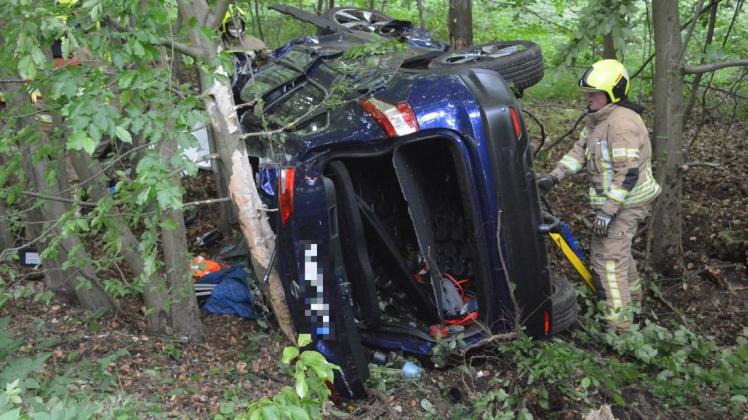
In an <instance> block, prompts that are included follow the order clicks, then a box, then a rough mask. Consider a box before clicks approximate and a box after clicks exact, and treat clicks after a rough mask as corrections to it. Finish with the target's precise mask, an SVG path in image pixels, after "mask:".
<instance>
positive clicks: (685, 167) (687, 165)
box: [681, 162, 725, 172]
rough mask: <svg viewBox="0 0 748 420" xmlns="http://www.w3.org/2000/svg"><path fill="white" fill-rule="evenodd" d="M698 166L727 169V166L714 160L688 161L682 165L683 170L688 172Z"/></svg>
mask: <svg viewBox="0 0 748 420" xmlns="http://www.w3.org/2000/svg"><path fill="white" fill-rule="evenodd" d="M697 166H706V167H709V168H713V169H718V170H720V171H724V170H725V168H724V167H722V165H720V164H718V163H712V162H688V163H685V164H683V166H681V171H682V172H687V171H688V170H689V169H690V168H695V167H697Z"/></svg>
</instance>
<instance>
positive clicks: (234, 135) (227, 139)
mask: <svg viewBox="0 0 748 420" xmlns="http://www.w3.org/2000/svg"><path fill="white" fill-rule="evenodd" d="M255 7H257V3H256V2H255ZM255 11H256V12H257V9H256V10H255ZM179 12H180V14H181V15H182V16H183V17H186V18H187V19H189V18H191V17H194V16H207V15H209V10H208V4H207V2H206V1H205V0H192V1H190V2H187V1H186V0H180V1H179ZM258 16H259V14H258ZM190 40H191V41H192V46H193V47H195V48H198V49H199V50H200V51H201V52H202V58H203V59H205V60H206V62H213V61H214V59H215V55H216V53H217V51H218V48H217V47H218V46H217V44H216V43H215V42H213V41H210V40H208V39H206V38H205V37H203V36H202V34H201V32H200V31H199V30H197V29H193V30H191V31H190ZM201 84H202V86H203V87H204V88H205V90H204V93H203V102H204V103H205V109H206V110H207V112H208V115H209V116H210V119H211V123H212V126H213V135H214V136H215V140H216V151H217V152H218V154H219V155H220V157H221V161H222V162H223V165H221V167H222V168H223V170H224V171H225V172H224V174H223V178H224V179H225V180H227V182H228V189H229V194H230V196H231V199H232V201H233V203H234V204H235V205H236V207H237V210H238V211H237V215H238V217H239V226H240V228H241V231H242V234H243V235H244V239H245V240H246V241H247V246H248V247H249V252H250V257H251V261H252V266H253V268H254V272H255V274H256V275H257V276H258V277H261V276H262V275H263V274H264V273H265V272H266V271H267V270H271V271H270V273H271V275H270V284H269V288H268V298H269V300H270V305H271V307H272V309H273V312H274V313H275V316H276V318H277V320H278V324H279V325H280V327H281V330H282V331H283V333H284V334H285V335H286V337H288V339H289V340H290V341H291V342H293V343H295V342H296V333H295V331H294V328H293V324H292V322H291V316H290V313H289V311H288V304H287V302H286V296H285V292H284V291H283V285H282V284H281V281H280V277H279V276H278V273H277V271H276V270H274V269H273V267H271V266H270V257H271V254H272V249H273V248H274V247H275V235H274V233H273V231H272V229H271V228H270V224H269V223H268V220H267V216H266V214H265V212H264V210H263V204H262V201H261V200H260V196H259V194H258V192H257V186H256V185H255V181H254V172H253V170H252V165H251V164H250V162H249V155H248V153H247V147H246V144H245V142H244V140H243V139H242V138H241V126H240V124H239V118H238V116H237V114H236V106H235V104H234V97H233V95H232V93H231V87H230V86H229V84H228V79H221V78H214V77H213V75H212V74H201Z"/></svg>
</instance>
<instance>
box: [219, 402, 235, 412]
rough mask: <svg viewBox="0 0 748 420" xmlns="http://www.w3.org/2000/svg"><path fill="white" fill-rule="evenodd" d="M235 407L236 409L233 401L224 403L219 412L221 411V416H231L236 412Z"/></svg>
mask: <svg viewBox="0 0 748 420" xmlns="http://www.w3.org/2000/svg"><path fill="white" fill-rule="evenodd" d="M235 407H236V404H235V403H233V402H231V401H227V402H222V403H221V407H220V408H219V409H218V411H220V412H221V414H226V415H229V414H232V413H233V412H234V408H235Z"/></svg>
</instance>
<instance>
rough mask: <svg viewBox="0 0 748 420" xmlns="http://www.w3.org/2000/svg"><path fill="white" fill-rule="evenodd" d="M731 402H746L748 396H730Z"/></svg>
mask: <svg viewBox="0 0 748 420" xmlns="http://www.w3.org/2000/svg"><path fill="white" fill-rule="evenodd" d="M730 402H731V403H732V404H745V403H746V402H748V398H746V397H745V395H733V396H732V397H731V398H730Z"/></svg>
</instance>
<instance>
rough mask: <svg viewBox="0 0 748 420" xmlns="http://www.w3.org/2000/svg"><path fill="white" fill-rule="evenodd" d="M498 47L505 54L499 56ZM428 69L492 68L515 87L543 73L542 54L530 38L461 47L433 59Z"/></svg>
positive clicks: (525, 85) (523, 86)
mask: <svg viewBox="0 0 748 420" xmlns="http://www.w3.org/2000/svg"><path fill="white" fill-rule="evenodd" d="M512 47H515V48H516V51H513V50H512V49H511V48H512ZM502 50H504V51H503V52H504V53H507V55H501V53H502ZM429 68H431V69H488V70H495V71H497V72H499V73H500V74H501V76H502V77H504V80H506V81H507V82H510V83H513V84H514V85H515V86H516V87H517V88H519V89H527V88H529V87H530V86H533V85H535V84H536V83H538V82H539V81H541V80H542V79H543V74H544V73H545V66H544V65H543V53H542V52H541V51H540V47H539V46H538V44H536V43H534V42H531V41H497V42H490V43H488V44H481V45H474V46H472V47H467V48H461V49H459V50H456V51H452V52H449V53H445V54H442V55H440V56H439V57H437V58H435V59H434V60H433V61H431V63H429Z"/></svg>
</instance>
